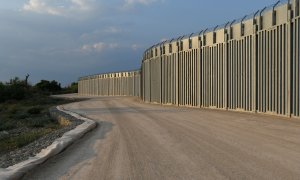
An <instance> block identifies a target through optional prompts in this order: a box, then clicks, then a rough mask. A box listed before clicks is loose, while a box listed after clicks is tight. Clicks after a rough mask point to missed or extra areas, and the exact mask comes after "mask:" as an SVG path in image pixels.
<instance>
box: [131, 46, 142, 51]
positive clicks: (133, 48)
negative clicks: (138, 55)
mask: <svg viewBox="0 0 300 180" xmlns="http://www.w3.org/2000/svg"><path fill="white" fill-rule="evenodd" d="M139 48H142V46H141V45H138V44H133V45H131V49H132V50H133V51H137V50H138V49H139Z"/></svg>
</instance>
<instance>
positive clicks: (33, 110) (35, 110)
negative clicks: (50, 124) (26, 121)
mask: <svg viewBox="0 0 300 180" xmlns="http://www.w3.org/2000/svg"><path fill="white" fill-rule="evenodd" d="M41 111H42V108H40V107H32V108H30V109H28V110H27V112H28V113H29V114H41Z"/></svg>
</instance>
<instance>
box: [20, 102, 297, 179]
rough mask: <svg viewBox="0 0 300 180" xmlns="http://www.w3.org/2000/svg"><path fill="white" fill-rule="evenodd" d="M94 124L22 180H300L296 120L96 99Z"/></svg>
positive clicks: (80, 106) (86, 111)
mask: <svg viewBox="0 0 300 180" xmlns="http://www.w3.org/2000/svg"><path fill="white" fill-rule="evenodd" d="M64 108H66V109H68V110H71V111H74V112H77V113H80V114H83V115H85V116H88V117H89V118H91V119H94V120H95V121H97V122H98V123H99V126H98V128H97V129H95V130H94V131H93V132H91V133H89V134H87V135H86V136H85V137H84V138H82V139H81V140H80V141H78V142H77V143H75V144H73V145H72V146H70V147H69V148H68V149H67V150H66V151H64V152H63V153H61V154H59V155H58V156H56V157H54V158H52V159H50V160H48V161H47V162H46V163H45V164H43V165H41V166H40V167H39V168H37V169H35V170H33V171H32V172H30V173H29V174H28V175H27V176H25V177H24V179H89V180H92V179H107V180H111V179H137V180H140V179H153V180H158V179H170V180H171V179H172V180H174V179H300V120H295V119H288V118H281V117H274V116H263V115H255V114H248V113H237V112H227V111H220V110H207V109H191V108H177V107H168V106H160V105H152V104H145V103H143V102H140V101H139V100H138V99H136V98H129V97H101V98H94V99H90V100H87V101H83V102H76V103H72V104H69V105H66V106H64Z"/></svg>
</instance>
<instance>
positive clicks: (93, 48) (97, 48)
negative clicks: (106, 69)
mask: <svg viewBox="0 0 300 180" xmlns="http://www.w3.org/2000/svg"><path fill="white" fill-rule="evenodd" d="M118 47H119V44H118V43H104V42H98V43H94V44H85V45H83V46H82V47H81V51H82V52H102V51H104V50H108V49H116V48H118Z"/></svg>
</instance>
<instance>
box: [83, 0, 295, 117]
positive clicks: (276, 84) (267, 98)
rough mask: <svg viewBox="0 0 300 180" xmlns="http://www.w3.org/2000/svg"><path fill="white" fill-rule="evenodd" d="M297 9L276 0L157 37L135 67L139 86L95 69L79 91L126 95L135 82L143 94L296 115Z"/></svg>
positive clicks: (186, 102)
mask: <svg viewBox="0 0 300 180" xmlns="http://www.w3.org/2000/svg"><path fill="white" fill-rule="evenodd" d="M299 9H300V8H299V0H291V1H284V2H277V3H276V4H274V5H272V6H270V7H265V8H263V9H261V10H259V11H257V12H255V13H253V14H251V15H248V16H245V17H243V18H241V19H239V20H234V21H230V22H227V23H225V24H224V25H220V26H216V27H214V28H211V29H204V30H202V31H200V32H198V33H192V34H190V35H186V36H182V37H178V38H174V39H171V40H168V41H164V42H161V43H158V44H156V45H154V46H152V47H150V48H149V49H147V50H146V51H145V53H144V55H143V60H142V66H141V67H142V68H141V72H136V73H137V74H138V77H139V78H140V77H141V79H140V80H141V82H140V83H138V82H136V81H134V82H135V83H136V84H135V85H137V84H139V85H141V86H140V87H136V86H133V85H132V82H131V85H129V86H128V84H118V83H117V84H118V88H117V89H118V90H117V91H116V89H115V88H112V87H111V86H110V85H109V84H111V81H112V80H113V79H115V77H107V76H105V77H102V78H98V77H97V78H95V77H92V78H91V79H90V80H86V82H85V80H84V79H83V80H80V81H79V89H80V93H81V94H82V93H83V92H84V93H83V94H93V95H114V94H116V95H127V94H134V93H133V92H132V91H133V89H132V90H130V88H134V92H136V91H138V93H136V94H135V95H136V96H140V97H141V98H142V100H144V101H146V102H155V103H161V104H174V105H177V106H190V107H199V108H218V109H225V110H235V111H248V112H257V113H267V114H275V115H282V116H294V117H299V116H300V74H299V70H300V59H299V58H300V54H299V52H300V36H299V35H300V32H299V30H300V16H299V15H300V10H299ZM139 73H140V74H139ZM124 78H125V79H126V77H124ZM96 79H98V81H97V80H96ZM99 79H100V80H101V81H99ZM138 80H139V79H138V78H137V81H138ZM131 81H132V80H131ZM109 82H110V83H109ZM95 88H98V89H96V90H95ZM128 88H129V89H128ZM137 89H138V90H137ZM111 91H112V92H114V93H112V92H111ZM115 91H116V92H115ZM121 91H126V93H124V92H122V93H121ZM129 91H131V93H129ZM95 92H97V93H98V94H97V93H95ZM140 92H141V94H139V93H140Z"/></svg>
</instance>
